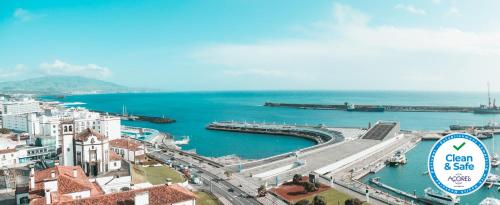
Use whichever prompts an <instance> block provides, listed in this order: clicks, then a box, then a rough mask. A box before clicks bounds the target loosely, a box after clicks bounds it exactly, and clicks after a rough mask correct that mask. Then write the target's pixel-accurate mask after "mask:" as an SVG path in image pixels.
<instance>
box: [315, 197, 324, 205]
mask: <svg viewBox="0 0 500 205" xmlns="http://www.w3.org/2000/svg"><path fill="white" fill-rule="evenodd" d="M313 205H326V200H325V197H323V196H320V195H316V196H315V197H314V199H313Z"/></svg>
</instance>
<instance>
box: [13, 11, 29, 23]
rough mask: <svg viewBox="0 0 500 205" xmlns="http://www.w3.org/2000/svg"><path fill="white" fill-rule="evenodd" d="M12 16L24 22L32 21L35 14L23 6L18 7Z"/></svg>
mask: <svg viewBox="0 0 500 205" xmlns="http://www.w3.org/2000/svg"><path fill="white" fill-rule="evenodd" d="M12 16H13V17H14V18H15V19H17V20H19V21H22V22H26V21H30V20H31V19H33V14H31V12H29V11H28V10H26V9H23V8H17V9H16V10H14V14H12Z"/></svg>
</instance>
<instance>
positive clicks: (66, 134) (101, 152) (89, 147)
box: [60, 121, 121, 176]
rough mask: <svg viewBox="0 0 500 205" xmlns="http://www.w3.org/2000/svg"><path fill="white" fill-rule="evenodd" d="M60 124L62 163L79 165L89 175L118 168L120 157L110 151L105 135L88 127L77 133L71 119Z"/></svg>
mask: <svg viewBox="0 0 500 205" xmlns="http://www.w3.org/2000/svg"><path fill="white" fill-rule="evenodd" d="M61 126H62V132H61V135H62V143H61V144H62V146H61V150H62V154H61V156H60V162H62V165H65V166H74V165H78V166H81V167H82V169H83V170H84V172H85V173H86V174H87V175H89V176H97V175H99V174H101V173H105V172H109V171H112V170H117V169H120V167H121V159H120V158H119V157H116V156H113V155H112V153H110V150H109V138H108V137H107V136H105V135H103V134H101V133H98V132H97V131H95V130H92V129H90V128H87V129H85V130H83V131H81V132H79V133H78V132H76V129H74V122H73V121H64V122H61ZM77 133H78V134H77ZM111 156H112V157H111Z"/></svg>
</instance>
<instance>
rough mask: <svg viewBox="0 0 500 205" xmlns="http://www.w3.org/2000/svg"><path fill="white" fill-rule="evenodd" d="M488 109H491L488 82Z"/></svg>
mask: <svg viewBox="0 0 500 205" xmlns="http://www.w3.org/2000/svg"><path fill="white" fill-rule="evenodd" d="M488 108H491V96H490V82H488Z"/></svg>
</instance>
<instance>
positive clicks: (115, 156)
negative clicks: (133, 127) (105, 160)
mask: <svg viewBox="0 0 500 205" xmlns="http://www.w3.org/2000/svg"><path fill="white" fill-rule="evenodd" d="M109 160H110V161H118V160H122V157H120V155H118V154H116V153H115V152H114V151H110V152H109Z"/></svg>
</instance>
